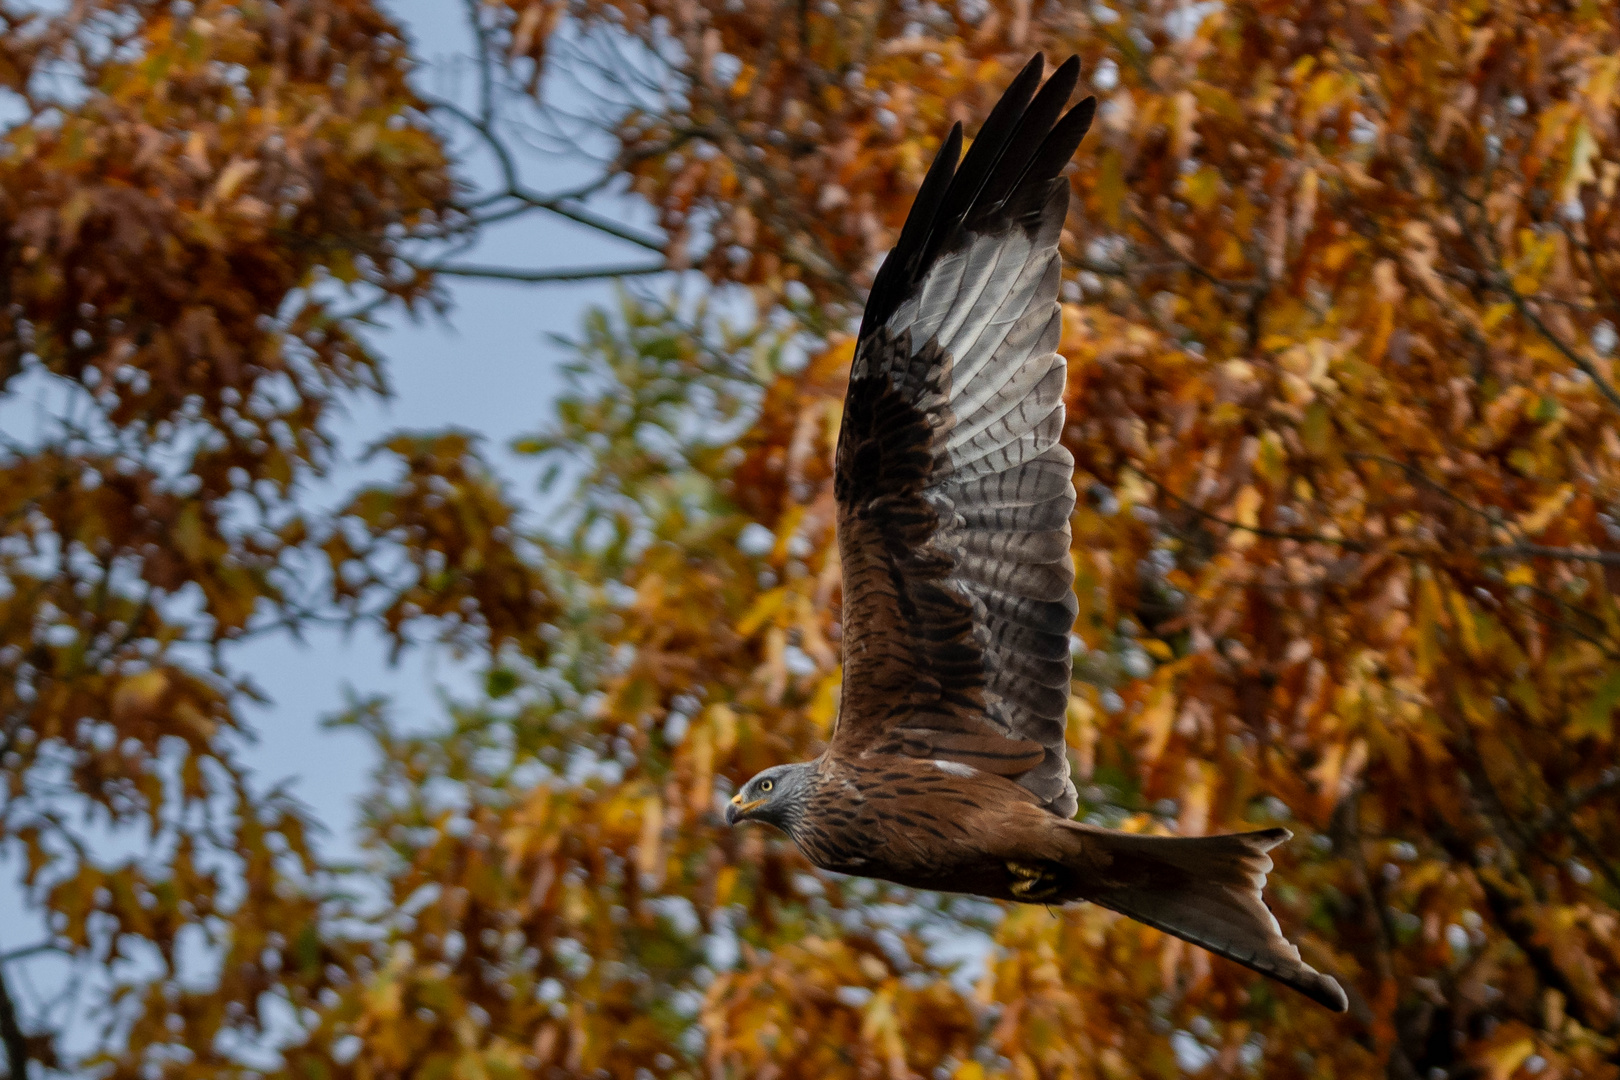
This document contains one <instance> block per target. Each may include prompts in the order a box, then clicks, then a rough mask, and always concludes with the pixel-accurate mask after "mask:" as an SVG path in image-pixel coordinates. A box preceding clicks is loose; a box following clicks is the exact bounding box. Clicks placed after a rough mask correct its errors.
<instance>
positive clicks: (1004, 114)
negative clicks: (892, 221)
mask: <svg viewBox="0 0 1620 1080" xmlns="http://www.w3.org/2000/svg"><path fill="white" fill-rule="evenodd" d="M1045 65H1046V58H1045V57H1044V56H1043V55H1042V54H1041V53H1036V54H1035V55H1034V56H1033V57H1031V58H1030V61H1029V63H1027V64H1025V65H1024V67H1023V69H1022V70H1021V71H1019V73H1018V74H1017V75H1016V76H1015V77H1014V78H1013V80H1012V82H1011V83H1009V84H1008V85H1007V89H1006V90H1005V91H1003V92H1002V95H1001V98H1000V100H999V101H997V102H996V105H995V107H994V108H993V109H991V110H990V115H989V116H988V117H986V118H985V121H984V124H983V126H982V127H980V129H979V134H978V137H977V138H975V139H974V140H973V145H972V146H970V147H969V148H968V152H967V154H966V155H965V156H962V154H961V149H962V142H963V139H962V126H961V125H960V124H957V125H955V126H954V127H953V128H952V129H951V133H950V134H949V135H948V136H946V138H945V141H944V142H943V143H942V144H941V146H940V150H939V153H938V154H937V155H935V157H934V163H933V164H932V165H931V166H930V167H929V169H928V175H927V176H926V177H925V178H924V179H923V183H922V186H921V187H920V188H919V189H918V191H917V197H916V199H915V200H914V201H913V202H912V206H911V211H910V212H909V213H908V214H907V215H906V222H905V224H904V225H903V226H902V227H901V229H900V236H899V238H898V239H897V240H896V241H895V246H894V249H893V250H892V251H890V252H889V254H888V257H887V258H885V259H884V260H883V265H882V267H881V268H879V270H878V273H877V277H876V278H875V279H874V280H873V282H872V292H871V295H870V296H869V297H868V298H867V301H866V311H865V314H864V315H863V317H862V319H861V336H862V337H863V338H864V337H865V336H866V335H867V334H868V333H869V332H870V331H872V330H873V329H875V328H876V327H878V326H881V325H883V324H884V323H885V322H886V321H888V318H889V316H890V315H892V314H894V312H895V311H896V309H898V308H899V307H900V305H901V304H902V303H904V302H905V299H906V297H907V296H909V295H910V294H911V292H912V290H913V289H915V288H916V286H917V283H918V282H920V281H921V280H922V279H923V277H924V276H926V274H927V273H928V269H929V267H930V266H932V265H933V263H934V261H935V260H936V259H937V258H939V256H940V255H942V254H943V253H945V252H947V251H949V250H951V249H952V248H953V247H954V246H956V245H958V244H960V243H963V242H964V237H965V235H966V232H967V231H968V230H972V231H975V232H986V231H991V230H994V229H999V228H1011V227H1014V225H1015V223H1023V224H1025V225H1026V226H1028V227H1033V223H1034V222H1037V221H1039V220H1040V218H1041V217H1042V216H1043V214H1044V213H1045V206H1046V204H1047V202H1048V198H1047V196H1048V194H1049V189H1050V187H1051V182H1052V181H1053V180H1055V179H1056V178H1057V176H1058V175H1059V174H1060V173H1062V171H1063V167H1064V165H1065V164H1067V163H1068V160H1069V158H1071V157H1073V156H1074V151H1075V148H1076V147H1078V146H1079V144H1080V140H1081V138H1082V137H1084V135H1085V133H1086V131H1087V129H1089V128H1090V127H1091V120H1092V117H1093V116H1094V115H1095V113H1096V109H1097V102H1096V99H1095V98H1087V99H1086V100H1085V101H1082V102H1081V103H1080V104H1078V105H1076V106H1075V107H1074V108H1072V109H1070V110H1069V111H1068V112H1066V113H1063V114H1062V115H1061V116H1059V113H1060V112H1061V111H1062V109H1063V106H1064V104H1065V103H1066V102H1067V101H1068V99H1069V95H1070V94H1072V93H1073V92H1074V87H1075V86H1076V84H1077V83H1078V82H1079V78H1080V58H1079V57H1077V56H1071V57H1069V59H1068V60H1066V61H1064V62H1063V63H1062V64H1061V65H1059V66H1058V69H1057V70H1056V71H1054V72H1053V73H1052V77H1051V78H1049V79H1047V80H1046V84H1045V85H1044V86H1041V85H1040V83H1041V72H1042V71H1043V70H1044V69H1045ZM1037 87H1039V93H1037ZM1054 120H1055V121H1056V122H1055V123H1054ZM958 157H961V161H960V164H958V161H957V159H958ZM1031 215H1033V216H1031Z"/></svg>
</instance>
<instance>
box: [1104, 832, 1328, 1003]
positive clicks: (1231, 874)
mask: <svg viewBox="0 0 1620 1080" xmlns="http://www.w3.org/2000/svg"><path fill="white" fill-rule="evenodd" d="M1073 828H1075V829H1078V830H1080V831H1081V832H1083V833H1084V834H1085V835H1084V838H1083V842H1084V845H1085V847H1086V848H1087V851H1088V857H1090V858H1091V859H1092V860H1094V861H1093V866H1096V867H1097V868H1098V869H1100V870H1101V871H1102V873H1101V876H1102V877H1103V878H1104V879H1105V881H1106V884H1105V885H1103V886H1102V887H1099V888H1088V889H1087V890H1086V892H1085V893H1084V897H1083V898H1084V899H1086V900H1089V901H1091V902H1092V903H1094V904H1101V905H1102V906H1103V907H1106V908H1109V909H1111V910H1113V911H1117V912H1119V913H1120V914H1121V915H1128V916H1130V917H1131V918H1133V919H1135V920H1137V921H1138V922H1143V923H1146V924H1147V925H1149V926H1152V927H1155V928H1157V929H1159V930H1163V931H1164V932H1165V933H1167V934H1174V935H1175V936H1176V937H1178V938H1181V939H1183V940H1185V941H1190V942H1192V943H1193V944H1194V945H1198V946H1201V947H1202V948H1205V949H1208V950H1209V951H1210V952H1212V953H1215V954H1217V955H1219V956H1224V957H1226V958H1227V959H1228V960H1235V961H1237V962H1238V963H1240V964H1242V965H1243V966H1244V967H1247V968H1252V969H1253V970H1255V971H1258V972H1260V974H1262V975H1267V976H1269V977H1271V978H1273V979H1276V980H1277V981H1278V982H1280V983H1282V984H1283V985H1285V986H1290V987H1293V988H1294V989H1295V990H1298V991H1299V992H1300V993H1302V994H1304V995H1305V996H1306V997H1308V998H1310V999H1311V1000H1312V1001H1315V1002H1318V1003H1320V1004H1322V1005H1325V1006H1327V1007H1328V1008H1330V1009H1332V1010H1333V1011H1334V1012H1344V1011H1345V1009H1346V1008H1347V1007H1348V1005H1349V1003H1348V1002H1347V1001H1346V999H1345V996H1344V990H1343V988H1341V987H1340V986H1339V984H1338V982H1336V981H1335V980H1334V979H1333V978H1332V977H1331V976H1329V975H1324V974H1322V973H1321V972H1320V971H1317V970H1316V969H1315V968H1313V967H1311V966H1310V965H1309V964H1307V963H1305V961H1303V960H1301V959H1300V957H1299V950H1298V949H1297V948H1295V947H1294V945H1293V943H1292V942H1290V941H1289V940H1288V939H1287V938H1285V937H1283V935H1282V928H1281V927H1279V926H1278V925H1277V919H1276V917H1275V916H1274V915H1272V914H1271V910H1270V909H1269V908H1267V907H1266V902H1265V900H1264V899H1262V898H1261V890H1262V889H1263V888H1264V887H1265V884H1266V874H1268V873H1269V872H1270V871H1271V856H1269V855H1267V854H1266V852H1268V851H1270V850H1271V849H1272V848H1274V847H1276V846H1277V845H1278V844H1280V843H1282V842H1283V841H1284V840H1287V839H1288V838H1289V837H1290V836H1291V835H1292V834H1291V833H1290V832H1289V831H1288V830H1287V829H1264V830H1262V831H1260V832H1250V833H1231V834H1228V835H1225V836H1138V835H1135V834H1133V833H1119V832H1113V831H1111V830H1107V829H1096V828H1092V827H1090V826H1086V825H1081V824H1079V823H1078V822H1075V823H1073ZM1098 853H1101V854H1102V855H1103V856H1104V857H1103V858H1101V859H1098V858H1096V856H1097V854H1098Z"/></svg>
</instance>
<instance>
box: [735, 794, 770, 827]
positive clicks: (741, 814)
mask: <svg viewBox="0 0 1620 1080" xmlns="http://www.w3.org/2000/svg"><path fill="white" fill-rule="evenodd" d="M768 801H769V800H766V799H755V800H754V801H753V802H743V797H742V792H740V791H739V792H738V793H737V794H735V795H733V796H732V797H731V805H730V806H728V807H726V824H727V825H735V824H737V822H738V821H740V820H742V819H743V818H745V817H747V816H748V814H749V812H750V811H752V810H754V809H756V808H758V807H761V806H764V805H765V803H766V802H768Z"/></svg>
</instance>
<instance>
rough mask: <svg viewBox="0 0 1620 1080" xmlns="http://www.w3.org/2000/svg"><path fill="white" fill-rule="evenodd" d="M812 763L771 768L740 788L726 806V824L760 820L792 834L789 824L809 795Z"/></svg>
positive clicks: (790, 824)
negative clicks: (808, 781)
mask: <svg viewBox="0 0 1620 1080" xmlns="http://www.w3.org/2000/svg"><path fill="white" fill-rule="evenodd" d="M810 770H811V764H810V763H809V762H800V763H798V764H796V765H773V766H772V767H770V768H769V769H766V770H765V771H764V772H762V773H760V774H759V775H758V776H756V777H754V778H753V779H752V780H750V781H748V783H746V784H744V785H743V786H742V790H741V791H739V792H737V794H735V795H733V796H732V797H731V804H730V805H729V806H727V807H726V824H727V825H735V824H737V822H739V821H763V822H766V823H767V824H770V825H775V826H776V827H777V828H778V829H781V830H783V831H784V832H792V828H791V826H792V822H793V820H794V819H795V818H796V817H798V815H799V812H800V811H801V810H802V809H803V807H804V804H805V801H806V800H807V799H808V798H809V795H810V785H809V784H808V783H807V780H808V779H809V776H810Z"/></svg>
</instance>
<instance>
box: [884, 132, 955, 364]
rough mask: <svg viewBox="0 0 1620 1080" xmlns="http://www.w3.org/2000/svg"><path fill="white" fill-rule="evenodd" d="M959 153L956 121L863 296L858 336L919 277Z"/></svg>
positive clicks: (890, 308) (891, 310) (888, 311)
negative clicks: (867, 290)
mask: <svg viewBox="0 0 1620 1080" xmlns="http://www.w3.org/2000/svg"><path fill="white" fill-rule="evenodd" d="M961 156H962V125H961V123H960V122H958V123H956V124H953V125H951V131H950V134H949V135H946V136H945V141H944V142H942V143H940V145H939V151H938V152H937V153H935V154H934V162H933V164H932V165H929V166H928V173H927V175H926V176H924V177H923V182H922V186H921V187H919V188H918V189H917V196H916V198H914V199H913V200H912V202H911V210H910V212H908V213H907V214H906V222H905V224H904V225H902V226H901V227H900V237H899V239H898V240H896V241H895V242H894V247H893V248H891V249H890V250H889V254H888V255H886V256H885V257H884V259H883V265H882V266H880V267H878V272H877V276H876V277H875V278H873V279H872V291H871V293H870V295H868V296H867V298H866V312H865V314H864V315H862V317H861V337H865V336H866V334H867V332H868V331H869V330H871V329H873V328H874V327H877V326H881V325H883V323H884V321H885V320H887V319H888V317H889V316H890V315H891V314H893V313H894V309H895V308H897V307H899V306H900V304H901V303H902V302H903V301H904V299H905V295H906V291H907V290H908V289H909V288H910V287H911V284H912V283H913V282H914V281H915V280H916V279H917V278H918V277H920V276H921V275H920V273H919V266H920V264H921V263H922V262H923V257H924V253H925V251H926V248H927V245H928V234H929V231H930V229H931V227H932V225H933V222H934V218H935V217H936V216H937V214H938V212H939V204H940V202H941V201H942V200H943V199H944V198H945V194H946V192H947V191H948V190H949V188H950V184H951V177H952V176H954V175H955V173H956V162H957V159H958V158H960V157H961Z"/></svg>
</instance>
